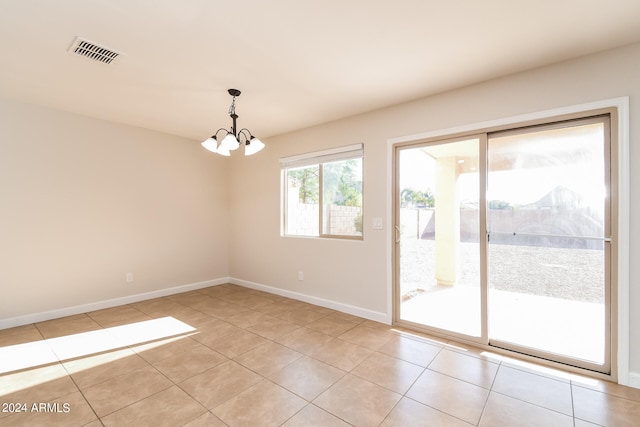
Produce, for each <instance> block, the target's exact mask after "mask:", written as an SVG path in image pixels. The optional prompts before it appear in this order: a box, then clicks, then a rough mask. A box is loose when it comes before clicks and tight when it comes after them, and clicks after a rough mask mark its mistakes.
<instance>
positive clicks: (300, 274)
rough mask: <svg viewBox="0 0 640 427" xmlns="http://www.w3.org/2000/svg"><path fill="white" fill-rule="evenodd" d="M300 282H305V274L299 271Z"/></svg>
mask: <svg viewBox="0 0 640 427" xmlns="http://www.w3.org/2000/svg"><path fill="white" fill-rule="evenodd" d="M298 280H304V273H303V272H302V271H298Z"/></svg>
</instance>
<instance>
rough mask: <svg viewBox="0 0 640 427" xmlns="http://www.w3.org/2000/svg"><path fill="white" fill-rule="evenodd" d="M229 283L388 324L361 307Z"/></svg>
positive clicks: (233, 280)
mask: <svg viewBox="0 0 640 427" xmlns="http://www.w3.org/2000/svg"><path fill="white" fill-rule="evenodd" d="M229 282H230V283H233V284H234V285H239V286H244V287H246V288H251V289H256V290H258V291H264V292H268V293H270V294H275V295H280V296H283V297H287V298H291V299H295V300H298V301H304V302H308V303H309V304H314V305H319V306H321V307H326V308H331V309H333V310H337V311H341V312H343V313H348V314H352V315H354V316H358V317H363V318H365V319H369V320H373V321H375V322H380V323H385V324H390V322H389V316H388V315H387V313H383V312H379V311H373V310H368V309H366V308H362V307H356V306H354V305H349V304H344V303H341V302H336V301H332V300H328V299H324V298H318V297H314V296H311V295H306V294H301V293H299V292H293V291H288V290H286V289H280V288H274V287H272V286H267V285H263V284H260V283H255V282H249V281H247V280H242V279H238V278H234V277H231V278H230V279H229Z"/></svg>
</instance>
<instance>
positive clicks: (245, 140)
mask: <svg viewBox="0 0 640 427" xmlns="http://www.w3.org/2000/svg"><path fill="white" fill-rule="evenodd" d="M229 95H231V96H233V101H232V102H231V107H230V108H229V116H230V117H231V119H232V120H233V124H232V125H231V129H229V130H227V129H225V128H220V129H218V130H217V131H216V132H215V133H214V134H213V135H211V136H210V137H209V138H207V139H206V140H204V141H203V142H202V146H203V147H204V148H206V149H207V150H209V151H211V152H213V153H216V154H220V155H222V156H230V155H231V153H230V152H231V151H233V150H237V149H238V148H240V145H241V144H242V145H244V155H245V156H250V155H252V154H255V153H257V152H258V151H260V150H262V149H263V148H264V143H263V142H262V141H260V140H259V139H258V138H256V137H255V136H253V135H252V134H251V132H249V129H247V128H243V129H240V130H239V131H238V130H237V127H236V120H237V119H238V115H237V114H236V97H237V96H240V91H239V90H238V89H229ZM220 131H222V132H224V133H225V135H224V137H223V138H222V141H221V142H220V145H218V136H217V135H218V133H220Z"/></svg>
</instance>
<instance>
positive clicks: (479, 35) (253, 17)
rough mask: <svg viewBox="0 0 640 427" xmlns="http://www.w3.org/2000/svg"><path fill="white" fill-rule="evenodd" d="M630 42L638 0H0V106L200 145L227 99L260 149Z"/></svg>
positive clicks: (637, 32)
mask: <svg viewBox="0 0 640 427" xmlns="http://www.w3.org/2000/svg"><path fill="white" fill-rule="evenodd" d="M76 36H81V37H83V38H86V39H89V40H91V41H93V42H94V43H96V44H100V45H103V46H105V47H108V48H111V49H113V50H116V51H118V52H121V53H122V55H121V56H120V57H119V58H118V59H116V60H115V61H114V62H113V63H112V64H111V65H105V64H101V63H98V62H93V61H90V60H88V59H86V58H82V57H79V56H74V55H71V54H70V53H68V52H67V49H68V48H69V46H70V45H71V43H72V42H73V40H74V38H75V37H76ZM638 41H640V1H638V0H608V1H606V2H605V1H602V0H448V1H443V0H438V1H436V0H414V1H413V0H393V1H390V0H227V1H218V0H56V1H52V0H0V53H1V55H2V56H1V58H2V62H1V63H0V96H2V97H8V98H13V99H17V100H20V101H25V102H30V103H35V104H40V105H45V106H49V107H53V108H57V109H62V110H66V111H71V112H75V113H80V114H84V115H87V116H92V117H97V118H101V119H106V120H111V121H115V122H121V123H127V124H132V125H136V126H141V127H145V128H149V129H155V130H159V131H162V132H167V133H171V134H175V135H181V136H185V137H189V138H193V139H198V140H201V139H204V138H205V137H207V136H209V135H210V134H211V133H213V131H215V130H216V129H217V128H220V127H227V128H228V127H230V125H231V120H230V119H229V117H228V115H227V114H228V109H229V105H230V103H231V97H230V96H229V95H228V94H227V89H228V88H238V89H240V90H242V95H241V96H240V97H239V98H238V100H237V111H236V112H237V114H238V115H239V116H240V118H239V119H238V124H239V127H248V128H249V129H250V130H251V132H252V133H253V134H255V135H257V136H259V137H261V138H263V139H264V138H266V137H269V136H273V135H277V134H281V133H286V132H289V131H292V130H295V129H299V128H303V127H307V126H311V125H314V124H319V123H323V122H327V121H331V120H335V119H338V118H341V117H346V116H350V115H355V114H359V113H363V112H366V111H371V110H374V109H378V108H381V107H385V106H389V105H393V104H398V103H401V102H405V101H409V100H412V99H416V98H420V97H423V96H427V95H432V94H435V93H439V92H443V91H447V90H450V89H453V88H457V87H461V86H465V85H469V84H473V83H477V82H480V81H484V80H488V79H492V78H496V77H499V76H503V75H507V74H511V73H515V72H519V71H523V70H526V69H531V68H535V67H539V66H543V65H546V64H550V63H554V62H558V61H562V60H566V59H569V58H573V57H577V56H581V55H585V54H589V53H592V52H597V51H601V50H605V49H609V48H612V47H617V46H623V45H627V44H631V43H635V42H638Z"/></svg>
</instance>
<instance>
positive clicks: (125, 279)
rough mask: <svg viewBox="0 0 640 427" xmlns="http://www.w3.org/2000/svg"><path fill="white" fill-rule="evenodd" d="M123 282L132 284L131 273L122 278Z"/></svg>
mask: <svg viewBox="0 0 640 427" xmlns="http://www.w3.org/2000/svg"><path fill="white" fill-rule="evenodd" d="M124 281H125V282H126V283H132V282H133V273H127V274H126V275H125V277H124Z"/></svg>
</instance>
